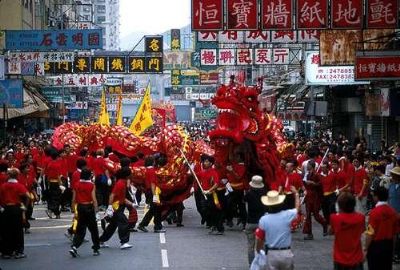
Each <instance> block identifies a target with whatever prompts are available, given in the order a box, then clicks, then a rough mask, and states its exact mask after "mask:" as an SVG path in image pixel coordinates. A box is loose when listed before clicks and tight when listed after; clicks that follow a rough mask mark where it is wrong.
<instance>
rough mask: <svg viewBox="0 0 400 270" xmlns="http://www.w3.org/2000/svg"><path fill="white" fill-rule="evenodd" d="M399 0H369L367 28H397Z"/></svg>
mask: <svg viewBox="0 0 400 270" xmlns="http://www.w3.org/2000/svg"><path fill="white" fill-rule="evenodd" d="M397 10H398V2H397V0H367V28H396V26H397V21H398V16H397Z"/></svg>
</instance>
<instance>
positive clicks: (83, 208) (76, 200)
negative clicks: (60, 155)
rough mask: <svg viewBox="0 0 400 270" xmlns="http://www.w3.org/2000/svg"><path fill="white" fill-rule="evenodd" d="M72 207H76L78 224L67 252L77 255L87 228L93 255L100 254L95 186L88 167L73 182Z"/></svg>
mask: <svg viewBox="0 0 400 270" xmlns="http://www.w3.org/2000/svg"><path fill="white" fill-rule="evenodd" d="M72 208H73V209H75V208H76V211H75V216H76V218H77V220H78V225H77V228H76V233H75V235H74V239H73V241H72V246H71V249H70V250H69V253H70V254H71V256H72V257H76V256H78V248H79V247H80V246H81V245H82V243H83V240H84V238H85V234H86V228H87V229H89V232H90V234H91V237H92V242H93V246H92V249H93V255H94V256H98V255H100V253H99V249H100V241H99V230H98V228H97V221H96V212H97V211H98V206H97V200H96V188H95V185H94V184H93V182H92V172H91V171H90V170H88V169H82V171H81V173H80V180H79V181H78V182H77V183H75V184H74V188H73V194H72Z"/></svg>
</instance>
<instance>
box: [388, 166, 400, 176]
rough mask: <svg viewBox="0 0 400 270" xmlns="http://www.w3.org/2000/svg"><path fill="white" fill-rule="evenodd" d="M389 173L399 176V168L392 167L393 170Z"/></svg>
mask: <svg viewBox="0 0 400 270" xmlns="http://www.w3.org/2000/svg"><path fill="white" fill-rule="evenodd" d="M390 173H391V174H394V175H398V176H400V167H399V166H397V167H394V168H393V169H391V170H390Z"/></svg>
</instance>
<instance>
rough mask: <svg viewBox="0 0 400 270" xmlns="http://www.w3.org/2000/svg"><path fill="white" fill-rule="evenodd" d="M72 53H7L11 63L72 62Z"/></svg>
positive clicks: (73, 55)
mask: <svg viewBox="0 0 400 270" xmlns="http://www.w3.org/2000/svg"><path fill="white" fill-rule="evenodd" d="M74 57H75V54H74V52H9V53H8V55H7V59H8V61H11V62H39V63H44V62H73V61H74Z"/></svg>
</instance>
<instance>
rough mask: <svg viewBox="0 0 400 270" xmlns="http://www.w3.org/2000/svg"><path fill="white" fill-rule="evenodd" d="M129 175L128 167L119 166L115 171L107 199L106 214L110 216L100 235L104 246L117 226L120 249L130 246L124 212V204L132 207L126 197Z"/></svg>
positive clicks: (127, 224)
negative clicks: (114, 181) (114, 180)
mask: <svg viewBox="0 0 400 270" xmlns="http://www.w3.org/2000/svg"><path fill="white" fill-rule="evenodd" d="M130 175H131V170H130V169H129V168H128V167H124V168H121V169H120V170H119V171H118V172H117V173H116V177H117V179H118V180H117V182H116V183H115V185H114V187H113V190H112V192H111V195H110V198H109V200H108V203H109V205H108V208H107V211H106V213H107V215H108V216H109V217H111V218H110V220H109V224H108V226H107V227H106V229H105V230H104V232H103V234H102V235H101V236H100V243H101V244H102V246H104V242H107V241H108V240H109V239H110V238H111V237H112V235H113V234H114V232H115V230H116V229H117V228H118V236H119V240H120V242H121V247H120V248H121V249H127V248H131V247H132V246H131V245H129V244H128V242H129V223H128V219H127V217H126V216H125V214H124V210H125V207H126V204H129V205H130V206H132V207H133V205H132V203H131V202H129V201H128V200H127V199H126V189H127V180H128V178H129V177H130Z"/></svg>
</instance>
